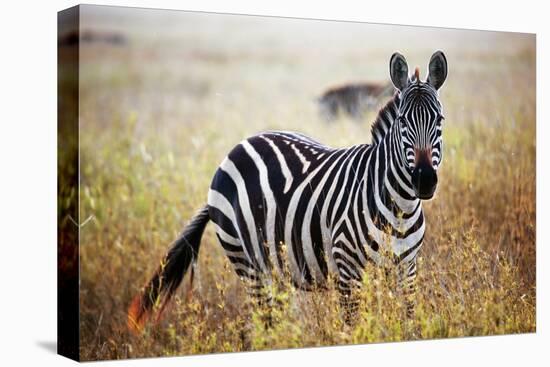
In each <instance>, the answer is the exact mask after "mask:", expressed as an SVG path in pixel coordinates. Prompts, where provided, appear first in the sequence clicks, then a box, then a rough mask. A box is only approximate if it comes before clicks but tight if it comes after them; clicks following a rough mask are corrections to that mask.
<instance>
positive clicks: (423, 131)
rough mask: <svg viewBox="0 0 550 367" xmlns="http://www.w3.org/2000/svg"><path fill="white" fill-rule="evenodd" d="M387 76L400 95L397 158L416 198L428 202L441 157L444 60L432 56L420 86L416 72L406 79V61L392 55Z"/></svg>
mask: <svg viewBox="0 0 550 367" xmlns="http://www.w3.org/2000/svg"><path fill="white" fill-rule="evenodd" d="M390 76H391V80H392V82H393V85H394V86H395V87H396V88H397V89H398V90H399V95H400V98H399V100H400V103H399V106H398V113H397V119H396V121H397V123H398V124H399V125H398V128H399V132H400V137H401V139H400V140H401V143H402V144H401V148H402V152H400V154H399V156H400V157H401V160H402V163H403V165H404V166H405V167H406V168H407V169H408V170H409V173H410V174H411V184H412V186H413V188H414V191H415V194H416V196H417V197H418V198H419V199H423V200H427V199H431V198H432V197H433V195H434V193H435V189H436V187H437V169H438V168H439V166H440V164H441V157H442V150H441V149H442V138H441V131H442V121H443V112H442V107H441V103H440V102H439V98H438V90H439V88H441V86H442V85H443V83H444V82H445V79H446V78H447V59H446V58H445V55H444V54H443V52H441V51H437V52H435V53H434V54H433V55H432V57H431V59H430V63H429V65H428V78H427V79H426V81H425V82H422V81H421V80H420V77H419V73H418V68H417V69H416V71H415V73H414V75H413V77H411V78H409V71H408V66H407V61H406V60H405V58H404V57H403V55H401V54H399V53H397V52H396V53H394V54H393V55H392V57H391V59H390Z"/></svg>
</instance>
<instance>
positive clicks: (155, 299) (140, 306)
mask: <svg viewBox="0 0 550 367" xmlns="http://www.w3.org/2000/svg"><path fill="white" fill-rule="evenodd" d="M209 219H210V218H209V216H208V205H206V206H204V207H203V208H202V209H201V210H199V212H198V213H197V214H196V215H195V216H194V217H193V219H191V222H190V223H189V224H188V225H187V226H186V227H185V229H184V230H183V232H182V233H181V235H180V236H179V237H178V238H177V239H176V240H175V241H174V243H173V244H172V246H171V247H170V250H168V253H167V254H166V256H165V257H164V259H163V261H162V263H161V265H160V267H159V269H158V270H157V271H156V273H155V275H154V276H153V278H152V279H151V280H150V281H149V283H147V285H146V286H145V288H144V289H143V292H142V293H141V294H139V295H138V296H136V297H135V298H134V300H133V301H132V303H131V305H130V308H129V309H128V328H129V329H130V330H132V331H133V332H139V331H141V329H143V326H144V325H145V323H146V322H147V320H148V319H149V317H150V315H151V314H152V313H153V311H154V310H155V309H158V311H159V314H158V315H159V317H160V314H161V313H162V310H163V309H164V307H165V306H166V304H167V303H168V301H169V300H170V298H171V297H172V295H173V294H174V292H175V291H176V289H177V288H178V286H179V285H180V283H181V281H182V280H183V277H184V275H185V273H186V272H187V269H189V265H191V263H192V262H193V261H195V260H196V259H197V256H198V254H199V246H200V242H201V237H202V234H203V232H204V228H205V227H206V224H207V223H208V221H209Z"/></svg>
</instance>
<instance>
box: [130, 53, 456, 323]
mask: <svg viewBox="0 0 550 367" xmlns="http://www.w3.org/2000/svg"><path fill="white" fill-rule="evenodd" d="M389 66H390V68H389V69H390V79H391V81H392V83H393V85H394V86H395V88H396V90H397V92H396V94H395V96H394V97H393V98H392V99H391V100H390V101H389V102H388V103H387V104H386V105H385V106H384V107H383V108H382V109H381V110H380V112H379V114H378V117H377V118H376V120H375V122H374V124H373V126H372V128H371V132H372V142H371V144H358V145H354V146H351V147H348V148H331V147H328V146H326V145H323V144H321V143H319V142H317V141H315V140H313V139H312V138H310V137H308V136H306V135H303V134H301V133H296V132H280V131H273V132H265V133H260V134H257V135H255V136H252V137H250V138H248V139H245V140H243V141H242V142H241V143H240V144H238V145H237V146H235V147H234V148H233V149H232V150H231V151H230V152H229V154H228V155H227V156H226V157H225V159H224V160H223V162H222V163H221V164H220V166H219V167H218V169H217V170H216V172H215V174H214V177H213V179H212V183H211V185H210V189H209V191H208V199H207V204H206V205H204V207H202V208H201V209H200V210H199V211H198V213H197V214H196V215H195V216H194V217H193V218H192V219H191V221H190V223H189V224H188V225H187V227H185V229H184V230H183V232H182V233H181V235H180V236H179V237H178V238H177V239H176V240H175V242H174V243H173V244H172V246H171V248H170V249H169V251H168V252H167V255H166V257H165V258H164V260H163V261H162V263H161V266H160V267H159V269H158V270H157V272H156V273H155V274H154V276H153V277H152V279H151V280H150V282H149V283H147V285H146V286H145V287H144V289H143V290H142V292H141V293H140V294H138V295H137V296H136V297H135V298H134V300H133V302H132V303H131V306H130V308H129V312H128V326H129V327H130V328H131V329H132V330H140V329H141V328H142V327H143V326H144V324H145V322H146V320H147V319H148V318H149V316H150V315H151V314H152V313H153V312H155V311H156V310H157V307H156V306H158V305H161V307H160V310H161V311H162V309H163V308H164V306H165V305H166V303H167V301H168V300H169V299H170V297H171V296H172V295H173V294H174V292H175V290H176V289H177V287H178V285H179V284H180V283H181V281H182V279H183V277H184V275H185V273H186V272H187V270H188V268H189V266H190V265H191V264H192V263H193V262H194V261H195V260H196V259H197V256H198V252H199V247H200V240H201V236H202V234H203V231H204V229H205V227H206V224H207V223H208V222H209V221H211V222H213V225H214V229H215V233H216V236H217V238H218V240H219V242H220V244H221V246H222V247H223V250H224V251H225V253H226V255H227V257H228V259H229V261H230V262H231V263H232V264H233V267H234V270H235V272H236V274H237V275H238V276H239V277H240V278H241V279H242V280H244V281H245V283H246V284H247V289H249V291H250V293H252V294H254V295H256V297H258V302H260V303H262V302H266V303H267V304H270V305H271V304H272V303H270V302H271V301H272V300H271V296H270V294H269V292H265V289H266V288H267V287H268V285H269V282H270V279H271V277H270V274H273V273H275V274H280V273H284V269H285V267H286V268H287V269H288V271H287V273H286V274H287V275H288V276H289V277H290V278H291V280H292V283H293V284H294V285H295V286H296V287H297V288H299V289H302V290H312V289H319V288H323V287H326V285H327V283H328V281H329V279H334V280H335V282H336V287H337V289H338V291H339V294H340V300H341V301H340V302H341V304H342V306H343V310H344V319H345V321H346V322H347V323H350V322H352V320H353V318H354V315H355V312H356V311H357V307H358V301H357V297H356V295H357V290H358V289H360V287H361V282H362V275H363V273H364V269H365V267H366V266H367V263H373V264H375V265H378V266H386V265H387V264H394V265H396V266H395V267H394V268H395V269H397V273H398V280H399V281H398V287H399V289H400V290H402V292H403V293H404V294H405V296H406V297H405V300H406V314H407V315H408V316H409V317H414V307H415V305H414V301H413V298H414V297H413V295H414V292H415V290H416V285H415V278H416V263H417V261H416V259H417V254H418V252H419V250H420V248H421V246H422V242H423V239H424V232H425V221H424V214H423V211H422V201H423V200H429V199H431V198H432V197H433V196H434V193H435V190H436V187H437V182H438V178H437V170H438V168H439V167H440V164H441V159H442V121H443V119H444V117H443V111H442V105H441V102H440V101H439V92H438V91H439V89H440V87H441V86H442V85H443V83H444V81H445V79H446V77H447V60H446V58H445V55H444V54H443V52H441V51H437V52H435V53H434V54H433V55H432V57H431V59H430V61H429V64H428V77H427V79H426V81H424V82H423V81H421V80H420V77H419V71H418V68H416V71H415V72H414V74H413V75H412V76H411V77H409V72H408V65H407V61H406V60H405V58H404V57H403V56H402V55H401V54H400V53H398V52H396V53H394V54H393V55H392V56H391V59H390V63H389ZM191 274H192V273H191ZM331 274H334V277H333V278H330V275H331ZM161 311H159V314H160V312H161Z"/></svg>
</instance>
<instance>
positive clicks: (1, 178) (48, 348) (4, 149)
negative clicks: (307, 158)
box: [0, 0, 550, 367]
mask: <svg viewBox="0 0 550 367" xmlns="http://www.w3.org/2000/svg"><path fill="white" fill-rule="evenodd" d="M96 3H97V4H111V5H129V6H141V7H157V8H171V9H185V10H204V11H216V12H230V13H244V14H258V15H280V16H291V17H306V18H319V19H337V20H356V21H365V22H378V23H395V24H412V25H430V26H445V27H457V28H470V29H489V30H506V31H518V32H529V33H537V83H538V86H537V110H538V117H537V188H538V190H537V201H538V203H537V208H538V209H539V210H538V213H537V233H538V236H537V259H538V266H537V272H538V279H537V295H538V300H537V301H538V302H537V316H538V317H537V333H536V334H531V335H516V336H501V337H482V338H463V339H454V340H439V341H429V342H408V343H392V344H376V345H363V346H349V347H331V348H316V349H305V350H288V351H278V352H256V353H238V354H223V355H210V356H192V357H179V358H164V359H145V360H134V361H124V362H107V363H110V364H112V363H116V364H117V365H118V366H146V365H155V366H157V365H158V366H176V365H185V366H219V365H220V364H223V365H224V366H225V365H227V366H231V365H238V366H252V365H257V364H261V365H262V366H271V365H273V366H275V365H280V364H285V365H304V364H305V365H310V364H311V365H312V364H313V363H315V364H319V365H333V364H337V365H340V366H342V367H343V366H344V365H347V364H351V363H353V364H357V365H361V366H378V365H385V366H388V365H389V366H391V365H395V364H405V363H406V364H407V365H409V364H410V365H423V366H441V365H444V366H464V365H480V364H482V363H483V364H487V365H499V366H500V365H503V366H512V365H514V366H518V365H520V366H522V365H527V366H531V365H542V364H546V365H548V362H549V360H550V356H549V354H548V353H547V349H548V345H550V343H549V342H550V338H549V335H550V333H549V330H550V327H549V317H548V312H550V311H549V310H550V307H549V306H550V305H549V301H548V284H549V283H550V282H549V271H548V270H547V268H545V265H546V263H547V260H548V259H549V256H548V255H549V250H548V238H549V236H548V230H547V228H546V223H547V218H548V214H547V208H548V193H547V191H546V189H547V187H548V184H549V181H548V169H547V167H545V166H544V163H545V159H546V158H547V157H548V148H549V146H550V143H545V142H544V140H545V139H546V138H549V137H550V136H549V135H548V127H547V125H548V124H550V119H549V113H548V102H549V101H550V98H549V90H548V84H547V82H548V80H549V78H548V76H549V75H548V69H547V67H549V66H550V58H549V51H548V40H549V38H550V34H549V31H548V29H549V27H548V23H549V22H550V20H548V14H549V12H548V10H546V9H544V8H545V6H544V4H545V3H546V2H545V1H527V0H523V1H514V2H513V3H511V4H506V3H505V2H504V1H498V2H496V1H495V2H490V1H487V2H484V1H479V0H478V1H469V0H455V1H453V2H446V1H441V0H439V1H414V2H413V1H401V0H391V1H383V0H378V1H343V0H338V1H330V2H327V3H324V4H323V3H320V2H319V1H308V2H306V1H302V2H298V1H297V0H294V1H292V0H278V1H275V0H270V1H246V0H231V1H227V2H223V1H221V0H193V1H164V0H161V1H154V2H153V1H97V2H96ZM3 4H4V6H3V7H2V10H1V11H0V17H1V18H0V27H1V28H2V29H1V32H0V65H1V67H0V93H1V99H0V101H1V102H0V272H1V276H0V285H1V288H0V360H1V361H2V362H1V364H2V365H3V366H11V365H19V364H24V365H33V364H40V365H50V364H55V365H68V364H70V363H73V362H70V361H69V360H67V359H65V358H62V357H59V356H57V355H56V354H55V341H56V297H57V296H56V215H57V212H56V168H57V166H56V126H57V125H56V62H57V61H56V32H57V14H56V13H57V11H59V10H62V9H65V8H67V7H69V6H73V5H75V4H77V3H76V2H74V1H40V2H36V3H35V4H31V3H29V2H27V1H24V2H23V1H21V2H15V1H12V2H10V3H9V5H6V4H7V2H5V3H3ZM545 82H546V84H545ZM472 93H474V92H472ZM545 103H546V104H545ZM544 345H547V347H546V350H545V349H544V347H543V346H544ZM545 352H546V353H545Z"/></svg>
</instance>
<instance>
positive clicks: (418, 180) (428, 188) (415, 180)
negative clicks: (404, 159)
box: [411, 150, 437, 200]
mask: <svg viewBox="0 0 550 367" xmlns="http://www.w3.org/2000/svg"><path fill="white" fill-rule="evenodd" d="M411 179H412V185H413V187H414V192H415V194H416V196H417V197H418V198H419V199H422V200H429V199H431V198H432V197H433V196H434V193H435V189H436V188H437V171H436V170H435V169H434V168H433V166H432V159H431V150H417V151H416V164H415V168H414V170H413V172H412V176H411Z"/></svg>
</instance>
